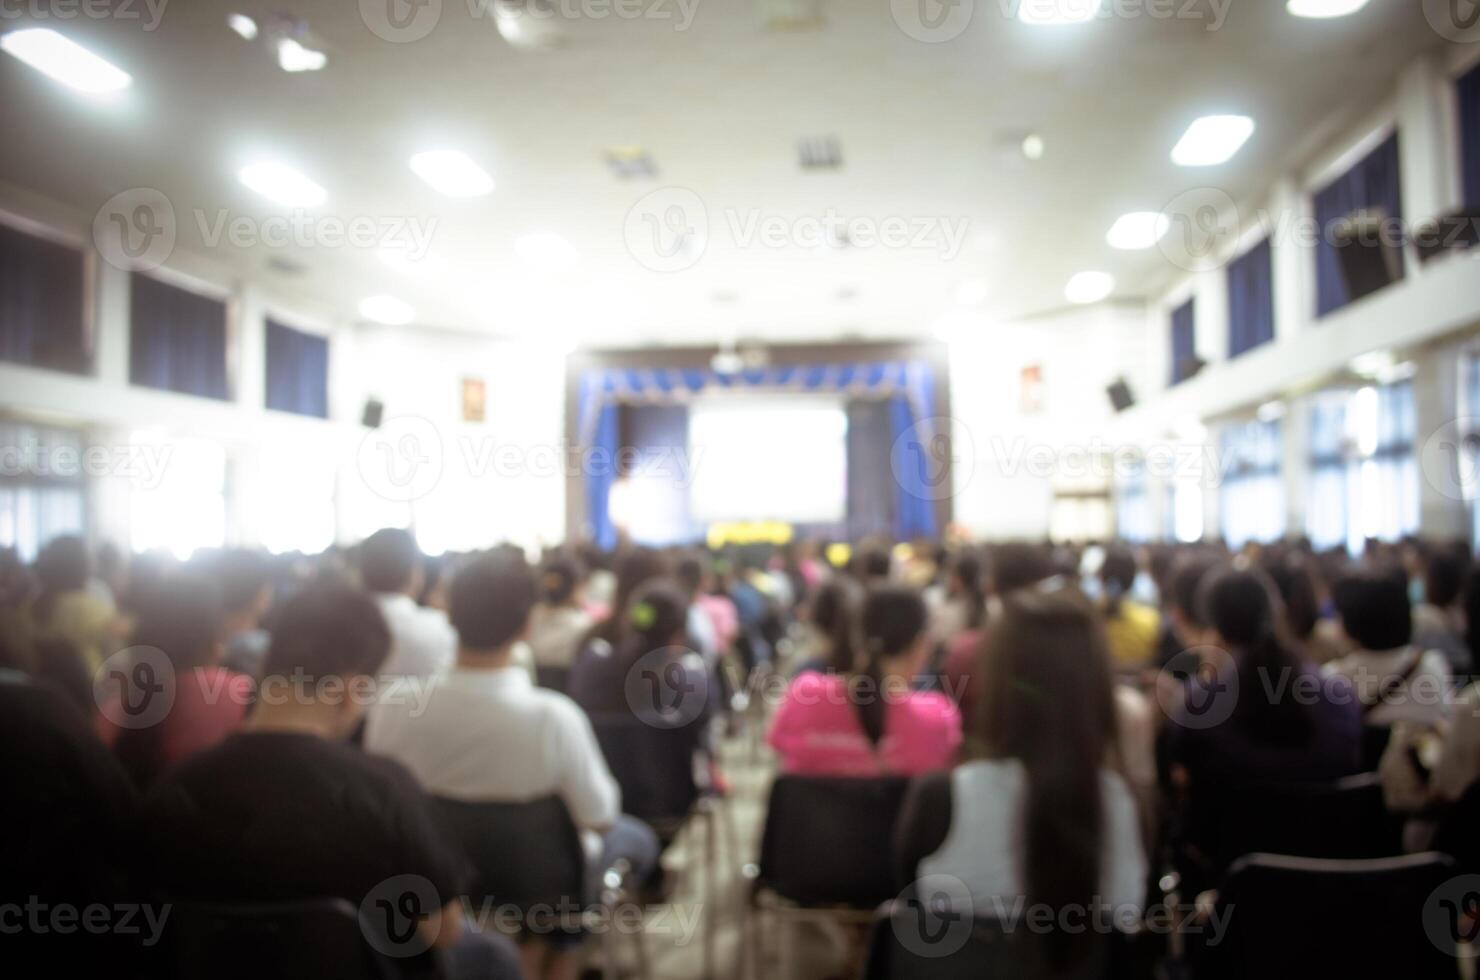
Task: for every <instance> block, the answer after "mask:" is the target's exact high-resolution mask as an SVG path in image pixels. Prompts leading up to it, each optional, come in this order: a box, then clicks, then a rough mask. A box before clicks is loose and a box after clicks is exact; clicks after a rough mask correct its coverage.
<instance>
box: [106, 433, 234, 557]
mask: <svg viewBox="0 0 1480 980" xmlns="http://www.w3.org/2000/svg"><path fill="white" fill-rule="evenodd" d="M129 441H130V442H131V443H132V444H133V446H134V448H135V451H136V452H138V453H140V454H142V453H144V452H146V451H147V452H149V453H151V454H152V457H151V458H154V459H158V460H161V461H162V462H163V463H164V465H163V467H162V470H161V473H160V475H159V477H158V479H157V481H156V480H135V481H134V482H133V483H132V485H131V486H130V494H129V525H130V536H129V537H130V539H129V544H130V546H131V547H132V548H133V550H135V551H154V550H165V551H169V552H170V553H172V554H173V555H174V556H175V557H176V558H178V559H180V560H181V561H185V560H186V559H188V558H189V557H190V556H191V554H193V553H194V552H195V551H196V549H198V548H219V547H221V546H222V545H223V544H225V543H226V450H225V449H224V448H222V446H221V445H220V444H219V443H217V442H213V441H211V440H207V439H192V438H185V437H176V436H173V435H164V434H159V433H153V432H135V433H133V434H132V435H131V436H130V439H129Z"/></svg>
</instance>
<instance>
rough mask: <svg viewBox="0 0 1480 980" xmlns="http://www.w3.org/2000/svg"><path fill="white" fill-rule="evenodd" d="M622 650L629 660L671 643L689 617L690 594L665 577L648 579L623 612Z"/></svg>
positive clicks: (678, 638)
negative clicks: (686, 593)
mask: <svg viewBox="0 0 1480 980" xmlns="http://www.w3.org/2000/svg"><path fill="white" fill-rule="evenodd" d="M621 619H622V641H621V647H620V649H621V652H622V656H623V658H624V660H626V661H627V662H629V663H630V662H631V661H634V660H636V659H637V658H638V657H641V656H642V655H643V654H645V653H648V652H650V651H652V650H658V649H661V648H663V647H666V646H671V645H673V643H674V641H675V640H678V641H680V642H682V637H683V634H684V631H685V629H686V628H687V625H688V620H689V597H688V596H687V595H685V594H684V593H683V591H682V590H681V589H679V587H678V586H676V585H674V584H673V583H672V582H670V581H668V580H667V579H650V580H648V581H647V582H646V583H644V584H643V585H642V587H641V588H639V589H638V590H637V591H636V592H635V593H634V594H633V596H632V599H631V601H630V602H628V603H627V607H626V609H625V610H623V612H622V616H621Z"/></svg>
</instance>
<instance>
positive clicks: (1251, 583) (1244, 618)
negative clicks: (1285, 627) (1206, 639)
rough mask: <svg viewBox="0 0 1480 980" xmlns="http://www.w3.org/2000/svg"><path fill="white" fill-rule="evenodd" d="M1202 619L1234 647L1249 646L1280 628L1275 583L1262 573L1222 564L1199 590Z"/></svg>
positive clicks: (1205, 579)
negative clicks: (1275, 598) (1277, 619)
mask: <svg viewBox="0 0 1480 980" xmlns="http://www.w3.org/2000/svg"><path fill="white" fill-rule="evenodd" d="M1197 605H1198V609H1199V610H1200V618H1201V619H1202V620H1203V621H1204V622H1206V623H1207V624H1208V625H1209V626H1211V627H1212V628H1213V629H1215V630H1217V631H1218V635H1219V636H1221V637H1223V639H1225V640H1227V641H1228V642H1229V643H1230V644H1232V645H1233V646H1235V647H1249V646H1252V645H1253V644H1256V643H1259V642H1261V641H1262V640H1264V639H1265V638H1266V637H1268V636H1270V635H1272V634H1274V633H1275V632H1276V631H1277V630H1278V625H1277V621H1276V615H1277V612H1278V607H1277V605H1276V603H1275V600H1274V586H1273V583H1271V582H1270V580H1269V578H1268V577H1267V576H1265V575H1264V574H1263V573H1262V572H1255V571H1252V570H1239V569H1234V568H1232V567H1227V566H1225V567H1223V568H1219V569H1216V570H1214V571H1213V572H1212V573H1211V574H1209V575H1207V576H1205V577H1204V578H1203V581H1202V584H1201V586H1200V587H1199V589H1198V600H1197Z"/></svg>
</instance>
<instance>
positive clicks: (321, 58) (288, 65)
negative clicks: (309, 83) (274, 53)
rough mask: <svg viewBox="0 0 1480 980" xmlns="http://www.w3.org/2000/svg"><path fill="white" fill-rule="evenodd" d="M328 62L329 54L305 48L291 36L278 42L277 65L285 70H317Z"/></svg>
mask: <svg viewBox="0 0 1480 980" xmlns="http://www.w3.org/2000/svg"><path fill="white" fill-rule="evenodd" d="M328 63H329V56H328V55H326V54H324V52H322V51H315V50H314V49H313V48H305V47H304V46H303V45H301V44H299V43H298V42H297V41H295V40H293V39H292V38H291V37H285V38H283V39H282V40H281V41H279V42H278V67H279V68H281V69H282V70H283V71H287V72H295V73H296V72H300V71H318V70H319V69H320V68H323V67H324V65H326V64H328Z"/></svg>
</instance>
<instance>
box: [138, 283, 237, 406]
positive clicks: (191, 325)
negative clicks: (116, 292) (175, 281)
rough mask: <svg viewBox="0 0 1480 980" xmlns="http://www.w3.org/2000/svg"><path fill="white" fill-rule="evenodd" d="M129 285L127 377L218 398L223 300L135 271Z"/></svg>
mask: <svg viewBox="0 0 1480 980" xmlns="http://www.w3.org/2000/svg"><path fill="white" fill-rule="evenodd" d="M131 287H132V296H131V298H130V301H129V381H130V382H131V383H133V384H136V385H139V386H141V387H144V388H160V389H163V390H165V391H175V392H179V393H180V394H182V395H199V396H200V397H202V398H219V399H221V400H223V401H224V400H225V399H226V398H227V391H226V304H225V303H223V302H222V301H220V300H215V299H211V298H210V297H207V296H201V295H199V294H196V293H192V292H190V291H189V290H185V289H181V288H179V287H178V286H171V285H170V284H168V283H164V282H160V281H159V280H158V279H152V278H150V277H149V276H146V275H143V274H141V273H137V272H136V273H134V274H133V276H132V279H131Z"/></svg>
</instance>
